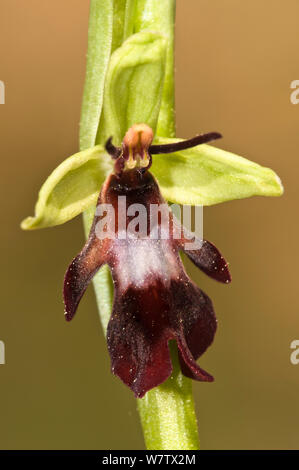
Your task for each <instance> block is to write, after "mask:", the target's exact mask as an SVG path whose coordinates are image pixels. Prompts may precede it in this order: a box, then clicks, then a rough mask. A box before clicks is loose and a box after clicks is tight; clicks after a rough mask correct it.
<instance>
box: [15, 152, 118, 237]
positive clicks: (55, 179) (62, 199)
mask: <svg viewBox="0 0 299 470" xmlns="http://www.w3.org/2000/svg"><path fill="white" fill-rule="evenodd" d="M111 170H112V163H111V159H110V158H109V156H108V155H107V153H106V152H105V151H104V149H103V148H102V147H101V146H99V145H98V146H96V147H93V148H91V149H88V150H84V151H83V152H79V153H76V154H75V155H72V156H71V157H69V158H67V159H66V160H64V162H62V163H61V164H60V165H59V166H58V167H57V168H56V169H55V170H54V171H53V173H52V174H51V175H50V176H49V178H48V179H47V180H46V182H45V183H44V184H43V186H42V188H41V190H40V192H39V196H38V201H37V203H36V206H35V216H34V217H27V218H26V219H25V220H23V222H22V224H21V227H22V229H24V230H32V229H37V228H44V227H51V226H53V225H60V224H63V223H64V222H67V221H68V220H70V219H72V218H73V217H76V215H78V214H80V213H81V212H83V211H85V210H86V209H87V208H88V207H89V206H91V205H93V204H95V203H96V201H97V198H98V195H99V192H100V188H101V185H102V183H103V181H104V179H105V178H106V176H107V174H108V173H110V172H111Z"/></svg>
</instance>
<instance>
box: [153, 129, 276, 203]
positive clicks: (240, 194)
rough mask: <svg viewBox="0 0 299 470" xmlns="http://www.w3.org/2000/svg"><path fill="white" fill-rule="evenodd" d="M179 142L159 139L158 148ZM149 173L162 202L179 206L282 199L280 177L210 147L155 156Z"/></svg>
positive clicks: (199, 147)
mask: <svg viewBox="0 0 299 470" xmlns="http://www.w3.org/2000/svg"><path fill="white" fill-rule="evenodd" d="M180 140H181V139H167V138H161V137H160V138H159V139H158V143H159V144H168V143H171V142H179V141H180ZM151 171H152V172H153V174H154V175H155V176H156V178H157V180H158V182H159V185H160V189H161V192H162V194H163V196H164V198H165V199H167V200H169V201H172V202H175V203H178V204H191V205H203V206H210V205H212V204H218V203H219V202H225V201H230V200H232V199H242V198H245V197H250V196H281V194H282V193H283V187H282V184H281V181H280V179H279V177H278V176H277V175H276V173H275V172H274V171H273V170H271V169H270V168H265V167H263V166H260V165H258V164H257V163H254V162H251V161H250V160H247V159H246V158H243V157H239V156H238V155H234V154H233V153H230V152H226V151H225V150H221V149H218V148H216V147H212V146H210V145H199V146H198V147H195V148H192V149H190V150H183V151H181V152H176V153H172V154H171V155H157V156H156V157H155V158H153V166H152V169H151Z"/></svg>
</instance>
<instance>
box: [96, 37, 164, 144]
mask: <svg viewBox="0 0 299 470" xmlns="http://www.w3.org/2000/svg"><path fill="white" fill-rule="evenodd" d="M165 62H166V40H165V38H164V36H162V35H161V34H160V33H154V32H141V33H138V34H134V35H133V36H131V37H130V38H129V39H127V40H126V41H125V42H124V43H123V45H122V46H121V47H120V48H118V49H117V50H116V51H115V52H114V53H113V54H112V56H111V60H110V64H109V69H108V72H107V77H106V84H105V92H104V104H103V115H102V118H101V124H100V130H99V135H98V137H97V142H100V143H104V142H105V140H106V139H107V138H108V137H110V136H113V142H114V144H120V143H121V141H122V138H123V136H124V135H125V133H126V131H127V130H128V128H129V127H131V126H132V125H133V124H137V123H141V122H144V123H146V124H148V125H149V126H150V127H151V128H152V129H153V130H154V131H155V128H156V125H157V120H158V115H159V110H160V102H161V95H162V90H163V83H164V74H165Z"/></svg>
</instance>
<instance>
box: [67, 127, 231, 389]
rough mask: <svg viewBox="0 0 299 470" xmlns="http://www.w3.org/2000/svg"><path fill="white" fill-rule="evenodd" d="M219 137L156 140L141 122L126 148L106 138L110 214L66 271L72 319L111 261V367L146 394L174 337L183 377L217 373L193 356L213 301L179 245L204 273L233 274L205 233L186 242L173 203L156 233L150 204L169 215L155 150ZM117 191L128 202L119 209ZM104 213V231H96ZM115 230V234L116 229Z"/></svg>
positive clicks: (211, 324) (211, 330) (102, 200)
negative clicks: (193, 243)
mask: <svg viewBox="0 0 299 470" xmlns="http://www.w3.org/2000/svg"><path fill="white" fill-rule="evenodd" d="M219 137H220V135H219V134H217V133H210V134H205V135H201V136H197V137H195V138H194V139H190V140H189V141H185V142H178V143H172V144H169V145H151V142H152V139H153V133H152V130H151V129H150V128H149V127H148V126H146V125H144V124H139V125H135V126H133V127H132V128H130V129H129V131H128V132H127V134H126V135H125V138H124V140H123V144H122V146H121V147H119V148H118V147H114V146H113V144H112V141H111V139H109V140H108V142H107V144H106V149H107V151H108V152H109V153H110V154H111V156H112V158H113V159H114V160H115V164H114V173H112V174H110V175H109V176H108V177H107V179H106V181H105V182H104V184H103V186H102V189H101V192H100V195H99V199H98V205H97V208H100V207H101V206H102V207H104V208H107V211H106V212H105V213H106V216H105V219H104V218H103V217H102V216H103V214H101V215H99V211H98V209H97V211H96V215H95V217H94V221H93V224H92V227H91V230H90V234H89V238H88V240H87V242H86V244H85V246H84V247H83V250H82V251H81V252H80V253H79V255H78V256H77V257H76V258H75V259H74V260H73V261H72V263H71V264H70V266H69V268H68V270H67V272H66V275H65V281H64V300H65V315H66V319H67V320H71V319H72V318H73V316H74V314H75V312H76V309H77V307H78V304H79V301H80V299H81V297H82V295H83V293H84V291H85V289H86V288H87V285H88V283H89V282H90V281H91V279H92V278H93V276H94V275H95V273H96V272H97V271H98V269H99V268H100V267H101V266H103V265H104V264H108V265H109V267H110V270H111V273H112V278H113V282H114V303H113V311H112V315H111V318H110V321H109V325H108V330H107V343H108V350H109V353H110V357H111V369H112V372H113V373H114V374H115V375H117V376H119V377H120V378H121V380H122V381H123V382H124V383H125V384H127V385H128V386H129V387H130V388H131V389H132V390H133V392H134V394H135V396H136V397H142V396H144V394H145V393H146V392H147V391H148V390H150V389H151V388H153V387H155V386H157V385H159V384H161V383H162V382H164V381H165V380H166V379H167V378H168V377H169V376H170V375H171V372H172V364H171V359H170V353H169V348H168V343H169V341H170V340H175V341H176V343H177V346H178V351H179V359H180V363H181V368H182V371H183V373H184V374H185V375H186V376H188V377H191V378H193V379H195V380H199V381H208V382H210V381H212V380H213V377H212V376H211V375H210V374H208V373H207V372H206V371H204V370H203V369H202V368H200V367H199V365H198V364H197V363H196V360H197V359H198V358H199V357H200V356H201V355H202V354H203V353H204V351H205V350H206V349H207V348H208V346H209V345H210V344H211V343H212V341H213V338H214V335H215V331H216V325H217V321H216V317H215V313H214V310H213V305H212V302H211V300H210V299H209V297H208V296H207V295H206V294H205V293H204V292H202V291H201V290H200V289H199V288H198V287H197V286H196V285H195V284H194V283H193V282H192V281H191V279H190V278H189V277H188V275H187V274H186V271H185V268H184V266H183V264H182V262H181V259H180V256H179V252H180V251H184V252H185V253H186V255H187V256H188V257H189V258H190V259H191V260H192V261H193V263H194V264H195V265H196V266H197V267H199V268H200V269H201V270H202V271H203V272H205V273H206V274H207V275H208V276H210V277H211V278H213V279H216V280H217V281H220V282H224V283H228V282H230V280H231V278H230V274H229V270H228V267H227V263H226V262H225V260H224V259H223V257H222V256H221V254H220V253H219V251H218V250H217V248H216V247H215V246H214V245H213V244H211V243H210V242H208V241H206V240H203V241H201V243H199V245H200V248H198V249H194V250H193V249H191V250H190V249H188V243H189V242H190V240H189V239H187V238H186V237H185V235H184V233H185V232H184V231H183V230H182V229H181V227H180V225H179V223H178V221H177V220H176V219H175V218H174V216H173V214H172V212H171V211H170V209H168V208H167V215H168V217H167V218H165V217H163V216H162V215H161V214H162V211H161V214H160V216H159V217H158V218H157V219H156V222H155V223H156V227H155V228H156V229H157V230H154V232H155V233H157V234H158V236H156V237H151V233H152V232H151V231H150V230H152V229H153V227H152V225H153V224H152V222H153V221H152V215H151V207H153V206H154V205H155V206H156V207H158V209H159V208H161V209H162V207H163V211H164V214H165V205H166V204H165V201H164V199H163V197H162V195H161V193H160V189H159V186H158V184H157V182H156V180H155V178H154V177H153V176H152V174H151V173H150V172H149V171H148V169H149V167H150V166H151V162H152V154H155V153H164V154H165V153H171V152H175V151H176V150H181V149H185V148H189V147H191V146H194V145H198V144H200V143H204V142H207V141H209V140H212V139H216V138H219ZM169 164H170V165H171V159H170V161H169ZM120 198H122V200H124V201H125V206H123V207H122V208H121V209H120V207H119V200H120ZM136 204H138V205H140V206H142V207H144V208H145V209H146V218H147V220H146V222H147V223H146V233H144V231H143V232H142V230H140V227H139V226H138V227H136V224H134V223H133V224H132V221H134V216H135V213H134V214H133V213H132V212H131V210H130V208H132V207H133V208H134V207H136ZM109 207H112V208H113V211H109V210H108V208H109ZM166 207H167V206H166ZM120 211H121V212H123V213H120ZM124 214H125V219H124V218H123V215H124ZM103 220H105V227H104V233H106V234H107V236H102V233H99V227H102V226H103ZM121 220H124V223H121V222H120V221H121ZM137 228H138V230H137ZM113 232H114V233H115V237H112V236H111V233H113ZM178 233H179V236H177V234H178ZM175 234H176V236H175Z"/></svg>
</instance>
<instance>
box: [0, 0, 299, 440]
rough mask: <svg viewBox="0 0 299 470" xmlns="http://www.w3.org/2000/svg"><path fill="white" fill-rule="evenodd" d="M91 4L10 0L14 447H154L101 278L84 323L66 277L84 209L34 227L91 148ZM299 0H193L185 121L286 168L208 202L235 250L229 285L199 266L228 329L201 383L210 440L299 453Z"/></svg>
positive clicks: (186, 5) (7, 187)
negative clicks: (84, 140) (238, 196)
mask: <svg viewBox="0 0 299 470" xmlns="http://www.w3.org/2000/svg"><path fill="white" fill-rule="evenodd" d="M88 4H89V2H83V1H80V0H63V2H61V1H58V0H51V1H50V0H47V1H43V2H41V1H39V0H27V1H26V2H24V1H17V0H9V1H8V0H6V1H5V0H2V1H1V4H0V80H3V81H4V82H5V85H6V104H5V105H1V106H0V119H1V126H0V136H1V139H0V151H1V175H2V183H1V203H2V224H1V227H2V229H1V247H2V253H1V261H2V262H1V274H0V276H1V310H0V340H3V341H4V342H5V346H6V364H5V365H0V448H1V449H19V448H21V449H42V448H44V449H54V448H56V449H66V448H67V449H91V448H96V449H142V448H143V439H142V435H141V428H140V425H139V422H138V415H137V412H136V403H135V399H134V398H133V395H132V393H131V392H130V391H129V390H128V389H127V388H126V387H125V386H124V385H122V384H121V382H120V381H119V380H118V379H116V378H114V377H113V376H112V375H111V374H110V372H109V358H108V354H107V351H106V344H105V340H104V338H103V334H102V331H101V327H100V323H99V319H98V313H97V309H96V305H95V300H94V296H93V291H92V288H89V290H88V293H87V295H86V296H85V297H84V299H83V301H82V303H81V306H80V311H79V313H78V316H77V317H76V319H75V321H74V322H73V323H72V324H66V322H65V321H64V318H63V306H62V298H61V283H62V278H63V274H64V271H65V269H66V266H67V264H68V263H69V261H70V260H71V258H72V257H73V256H74V255H75V254H76V253H77V252H78V251H79V250H80V249H81V246H82V244H83V230H82V224H81V219H80V218H77V219H76V220H74V221H72V222H70V223H68V224H67V225H65V226H61V227H58V228H54V229H48V230H43V231H36V232H28V233H24V232H21V230H20V229H19V223H20V221H21V219H22V218H24V217H25V216H27V215H32V214H33V207H34V203H35V200H36V196H37V192H38V190H39V188H40V186H41V183H42V182H43V181H44V179H45V178H46V177H47V176H48V175H49V173H50V172H51V171H52V169H54V168H55V167H56V165H57V164H58V163H59V162H61V161H62V160H63V159H64V158H65V157H67V156H69V155H71V154H72V153H74V152H75V151H77V148H78V147H77V142H78V122H79V113H80V103H81V95H82V87H83V80H84V68H85V52H86V40H87V21H88V8H89V6H88ZM298 15H299V4H298V1H296V0H286V1H282V0H264V1H263V2H261V1H260V0H251V1H250V2H249V1H248V2H240V1H238V0H225V1H223V0H209V1H207V0H187V1H186V0H178V1H177V37H176V41H177V47H176V106H177V133H178V135H179V136H181V137H190V136H193V135H194V134H195V133H197V132H199V131H211V130H218V131H221V132H222V133H223V135H224V136H225V138H224V139H223V141H221V142H220V143H219V145H221V146H222V147H223V148H225V149H228V150H230V151H232V152H235V153H238V154H240V155H243V156H245V157H248V158H250V159H252V160H255V161H257V162H259V163H261V164H263V165H265V166H270V167H272V168H273V169H275V170H276V171H277V173H278V174H279V175H280V176H281V178H282V181H283V183H284V186H285V195H284V196H283V197H282V198H269V199H266V198H253V199H249V200H242V201H234V202H230V203H226V204H223V205H219V206H215V207H211V208H207V209H205V212H204V232H205V236H206V238H208V239H210V240H211V241H213V242H215V243H216V245H217V246H218V247H219V248H220V249H221V250H222V252H223V253H224V255H225V256H226V257H227V259H228V260H229V261H230V266H231V271H232V275H233V283H232V284H231V285H230V286H229V287H226V286H221V285H218V284H217V283H215V282H213V281H212V280H209V279H208V278H207V277H205V276H203V275H201V274H199V273H198V272H197V271H196V270H195V269H193V268H192V267H191V265H188V269H189V270H190V273H191V274H192V275H193V278H194V279H195V280H196V281H197V282H198V284H199V285H200V286H201V287H202V288H203V289H204V290H205V291H206V292H207V293H208V294H209V295H210V296H211V298H212V299H213V301H214V304H215V309H216V313H217V314H218V319H219V329H218V333H217V335H216V340H215V342H214V344H213V346H212V347H211V348H210V350H209V351H208V353H207V354H206V355H205V356H204V357H203V358H202V360H201V365H202V366H203V367H204V368H206V369H207V370H208V371H210V372H211V373H213V374H214V375H215V377H216V381H215V383H214V384H200V383H195V384H194V393H195V397H196V404H197V412H198V416H199V428H200V437H201V446H202V448H203V449H263V448H268V449H286V448H290V449H298V448H299V431H298V423H299V407H298V388H299V365H297V366H296V365H292V364H291V363H290V353H291V349H290V343H291V341H292V340H294V339H299V308H298V307H299V302H298V269H297V265H298V250H297V239H298V211H297V204H298V174H297V173H298V170H297V169H298V146H299V132H298V124H299V105H292V104H291V102H290V93H291V90H290V83H291V81H293V80H295V79H299V62H298V49H299V38H298Z"/></svg>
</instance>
